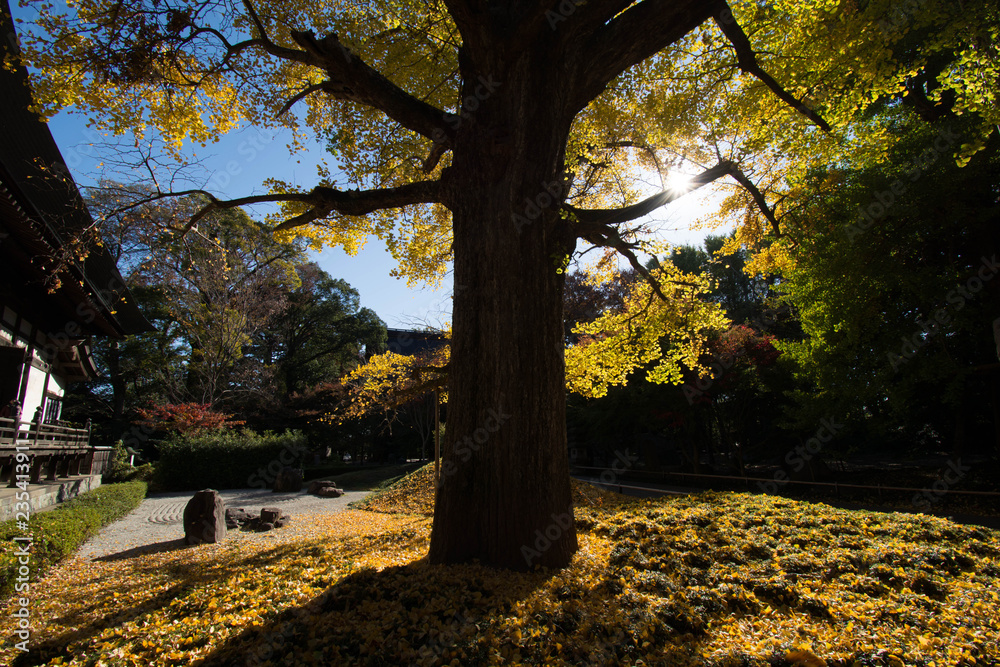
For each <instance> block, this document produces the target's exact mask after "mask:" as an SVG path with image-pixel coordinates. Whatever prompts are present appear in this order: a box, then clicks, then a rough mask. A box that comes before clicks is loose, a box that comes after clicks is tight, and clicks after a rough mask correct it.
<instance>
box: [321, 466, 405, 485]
mask: <svg viewBox="0 0 1000 667" xmlns="http://www.w3.org/2000/svg"><path fill="white" fill-rule="evenodd" d="M421 465H423V464H421V463H403V464H400V465H393V466H377V467H374V466H373V467H364V468H357V469H356V470H353V471H351V472H345V473H341V474H338V475H333V476H331V477H324V478H323V479H330V480H333V481H334V482H336V483H337V486H339V487H340V488H342V489H344V490H345V491H374V490H377V489H383V488H385V487H387V486H390V485H392V484H393V483H394V482H396V481H398V480H400V479H402V478H403V477H404V476H405V475H407V474H408V473H410V472H413V471H414V470H416V469H417V468H419V467H420V466H421Z"/></svg>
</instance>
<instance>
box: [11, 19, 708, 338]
mask: <svg viewBox="0 0 1000 667" xmlns="http://www.w3.org/2000/svg"><path fill="white" fill-rule="evenodd" d="M12 10H13V13H14V15H15V17H18V16H24V15H25V10H23V9H19V8H18V7H17V6H15V7H13V8H12ZM49 127H50V129H51V131H52V134H53V136H54V137H55V140H56V143H57V144H58V146H59V148H60V150H61V152H62V154H63V157H64V159H65V160H66V163H67V165H68V166H69V167H70V169H71V171H72V172H73V175H74V177H75V178H76V180H77V182H78V183H79V184H80V185H81V186H84V187H86V186H88V185H92V184H94V183H96V182H97V181H98V180H100V179H101V178H113V179H115V180H120V181H136V180H142V179H143V178H148V175H147V174H143V173H142V172H137V171H135V170H130V169H126V170H124V171H122V170H120V169H119V170H116V169H115V168H114V167H112V166H110V165H109V164H107V163H103V162H102V156H107V155H111V154H113V150H109V147H110V146H113V145H114V140H113V138H108V137H107V136H105V135H102V134H101V133H99V132H97V131H95V130H93V129H90V128H88V125H87V119H86V118H85V117H83V116H81V115H79V114H74V113H72V111H63V112H61V113H60V114H58V115H57V116H56V117H54V118H53V119H52V120H51V121H50V123H49ZM287 138H288V136H287V135H286V134H277V135H274V134H272V133H269V132H264V133H262V132H260V131H258V130H256V129H254V128H244V129H242V130H237V131H234V132H231V133H230V134H229V135H227V136H225V137H223V138H222V139H221V140H220V141H219V142H218V143H215V144H211V145H209V146H207V147H198V146H195V147H192V149H191V151H190V157H191V158H193V159H194V161H195V162H197V166H196V167H194V168H193V169H192V171H191V172H189V176H190V177H191V178H192V181H193V185H195V186H197V187H204V188H205V189H207V190H209V191H210V192H212V193H214V194H215V195H216V196H219V197H220V198H231V197H240V196H245V195H250V194H262V193H264V192H266V189H265V188H264V187H263V186H262V183H263V182H264V180H265V179H267V178H279V179H282V180H284V181H287V182H290V183H292V184H294V185H299V186H302V187H305V188H310V187H312V186H313V185H315V183H316V181H317V178H318V177H317V172H316V165H317V164H319V163H320V162H321V161H323V160H324V159H326V158H327V157H328V156H327V154H326V151H325V147H324V146H323V145H321V144H318V143H317V144H315V145H313V146H311V147H310V148H309V150H308V151H306V152H303V153H298V154H295V155H292V154H290V152H289V150H288V148H287V143H288V141H287ZM163 175H164V176H166V175H167V174H166V172H164V174H163ZM191 186H192V184H187V185H185V187H191ZM709 187H710V186H709ZM656 189H657V187H656V186H655V185H651V186H650V194H652V192H653V191H655V190H656ZM707 189H708V188H704V189H703V190H701V191H697V192H694V193H690V194H688V195H686V196H685V197H683V198H682V199H680V200H678V201H677V202H674V203H673V204H671V205H669V206H667V207H665V208H663V209H661V210H660V211H658V212H657V213H656V214H654V216H652V218H653V219H654V220H655V221H658V222H659V223H660V225H661V231H660V234H659V236H661V237H662V238H664V239H665V240H667V241H668V242H670V243H674V244H681V243H695V244H700V243H701V239H702V238H703V237H704V235H705V233H704V232H692V231H689V230H688V229H687V227H688V225H689V223H690V222H691V221H692V220H694V219H695V218H697V217H698V216H699V215H702V214H704V213H705V212H707V211H708V210H709V209H710V208H712V207H714V206H717V201H718V198H717V197H713V196H712V195H711V194H710V193H709V192H705V191H706V190H707ZM271 210H273V209H269V208H267V207H260V208H258V209H249V210H248V212H249V213H250V214H251V215H255V217H263V216H264V215H266V214H267V213H268V212H270V211H271ZM314 258H315V260H316V261H317V262H318V263H319V265H320V266H321V267H322V268H323V269H324V270H326V271H327V272H328V273H330V274H331V275H332V276H334V277H336V278H343V279H344V280H346V281H347V282H348V283H350V284H351V285H352V286H353V287H354V288H355V289H357V290H358V291H359V293H360V295H361V303H362V305H363V306H366V307H368V308H371V309H373V310H374V311H375V312H376V313H378V315H379V316H380V317H381V318H382V319H383V320H384V321H385V322H386V324H388V325H389V326H390V327H403V328H406V327H410V326H415V325H421V324H426V325H432V326H433V325H440V324H442V323H444V322H446V321H448V320H449V319H450V315H449V314H450V311H451V299H450V297H451V280H450V277H448V278H446V279H445V283H444V285H443V286H442V287H441V288H440V289H437V290H433V289H429V288H424V289H411V288H409V287H407V285H406V282H405V281H404V280H398V279H396V278H393V277H391V276H390V275H389V274H390V271H391V270H392V269H393V267H394V265H395V263H394V262H393V260H392V257H391V256H390V255H389V253H388V252H387V251H386V249H385V246H384V245H383V244H382V243H381V241H379V240H378V239H376V238H372V239H370V240H369V241H368V243H367V244H366V245H365V247H364V248H363V249H362V250H361V251H360V252H359V253H358V254H357V255H356V256H354V257H351V256H348V255H347V254H346V253H344V252H343V251H342V250H341V249H339V248H329V249H326V250H324V251H323V252H321V253H318V254H315V256H314Z"/></svg>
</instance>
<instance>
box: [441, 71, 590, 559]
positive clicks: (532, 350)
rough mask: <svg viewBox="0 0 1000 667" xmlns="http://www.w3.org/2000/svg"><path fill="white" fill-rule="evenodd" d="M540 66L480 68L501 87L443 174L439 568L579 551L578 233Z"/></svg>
mask: <svg viewBox="0 0 1000 667" xmlns="http://www.w3.org/2000/svg"><path fill="white" fill-rule="evenodd" d="M535 55H536V56H537V54H535ZM498 60H499V59H498ZM531 62H534V63H535V67H534V70H533V69H532V67H531ZM537 62H538V60H537V59H534V60H533V61H532V60H531V59H529V58H527V57H525V58H522V59H520V60H519V61H517V62H515V63H505V64H503V63H501V62H497V70H496V71H494V72H481V75H482V77H483V78H484V79H487V80H493V81H497V82H499V84H498V85H499V87H502V90H498V92H497V94H496V95H493V96H491V97H489V98H487V99H485V100H482V105H481V106H479V107H478V108H477V110H476V111H475V112H473V113H470V118H468V119H466V120H465V121H464V122H469V123H474V124H475V125H474V126H470V127H469V128H468V131H463V132H460V133H458V136H457V139H456V145H455V148H454V161H453V165H452V166H451V168H450V169H449V170H448V172H447V174H446V175H445V176H444V178H443V180H444V184H445V192H446V195H445V199H446V203H447V205H448V206H449V208H451V211H452V214H453V220H454V226H453V230H454V250H455V291H454V294H455V296H454V304H453V324H452V327H453V328H452V339H451V362H450V364H449V379H448V393H449V399H448V428H447V431H446V441H445V444H444V450H443V462H442V467H441V482H440V485H439V488H438V491H437V505H436V507H435V512H434V529H433V535H432V538H431V549H430V560H431V562H435V563H453V562H466V561H469V560H472V559H479V560H480V561H481V562H483V563H485V564H489V565H492V566H496V567H504V568H509V569H515V570H526V569H531V568H533V567H535V566H537V565H543V566H548V567H561V566H564V565H566V564H567V563H568V562H569V560H570V559H571V557H572V555H573V553H574V552H575V551H576V548H577V542H576V533H575V530H574V527H573V519H572V508H571V506H570V502H571V500H570V485H569V461H568V454H567V449H566V419H565V417H566V405H565V368H564V361H563V323H562V291H563V275H562V272H561V268H562V261H563V258H564V257H566V256H567V255H568V254H569V253H570V252H572V250H573V247H574V246H575V236H574V235H572V234H571V233H570V229H569V225H568V223H566V222H564V221H562V220H561V219H560V217H559V215H558V206H559V203H560V202H561V201H562V199H563V198H564V194H565V189H566V188H565V185H564V184H563V182H562V180H561V174H562V172H563V168H564V164H563V158H564V150H565V145H566V138H567V135H568V130H569V123H570V119H571V117H572V114H571V113H569V112H566V111H561V109H565V107H566V105H565V104H564V103H563V100H561V99H560V96H559V90H560V84H559V82H558V81H555V80H544V79H541V77H542V76H543V74H542V73H540V72H538V71H537V70H538V69H539V68H538V67H537ZM501 66H503V70H500V67H501ZM465 78H466V80H467V81H471V82H473V84H474V83H475V82H477V81H478V80H479V77H478V76H466V77H465ZM470 88H472V86H470ZM470 92H471V91H470ZM467 94H469V93H468V92H467ZM463 129H464V128H463Z"/></svg>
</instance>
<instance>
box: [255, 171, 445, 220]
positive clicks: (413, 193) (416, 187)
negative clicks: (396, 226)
mask: <svg viewBox="0 0 1000 667" xmlns="http://www.w3.org/2000/svg"><path fill="white" fill-rule="evenodd" d="M440 185H441V184H440V182H439V181H417V182H416V183H407V184H406V185H400V186H399V187H395V188H377V189H374V190H347V191H343V190H334V189H333V188H313V190H312V192H310V193H309V194H308V199H301V200H300V201H308V202H309V203H311V204H312V208H311V209H309V210H308V211H306V212H305V213H302V214H301V215H297V216H295V217H294V218H291V219H289V220H286V221H285V222H283V223H281V224H280V225H278V226H277V227H275V231H284V230H286V229H292V228H294V227H299V226H301V225H305V224H308V223H310V222H313V221H314V220H320V219H322V218H326V217H329V216H330V215H331V214H332V213H339V214H341V215H367V214H369V213H372V212H373V211H378V210H381V209H385V208H400V207H402V206H410V205H412V204H430V203H435V202H439V201H441V188H440Z"/></svg>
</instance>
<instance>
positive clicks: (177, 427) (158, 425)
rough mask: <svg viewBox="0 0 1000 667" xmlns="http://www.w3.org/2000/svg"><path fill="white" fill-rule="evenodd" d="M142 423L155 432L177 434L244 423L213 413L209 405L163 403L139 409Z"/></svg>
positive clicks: (220, 413)
mask: <svg viewBox="0 0 1000 667" xmlns="http://www.w3.org/2000/svg"><path fill="white" fill-rule="evenodd" d="M138 412H139V414H140V415H141V416H142V423H144V424H148V425H149V426H152V427H153V428H154V429H156V430H157V431H176V432H178V433H201V432H203V431H215V430H217V429H223V428H232V427H233V426H240V425H242V424H244V423H245V422H243V421H240V420H233V419H231V417H232V416H233V415H231V414H226V413H224V412H214V411H213V410H212V406H211V404H209V403H164V404H163V405H151V406H150V407H148V408H139V409H138Z"/></svg>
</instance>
